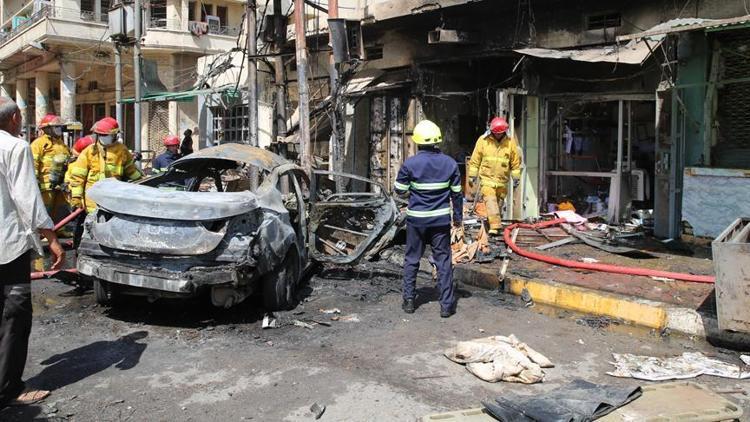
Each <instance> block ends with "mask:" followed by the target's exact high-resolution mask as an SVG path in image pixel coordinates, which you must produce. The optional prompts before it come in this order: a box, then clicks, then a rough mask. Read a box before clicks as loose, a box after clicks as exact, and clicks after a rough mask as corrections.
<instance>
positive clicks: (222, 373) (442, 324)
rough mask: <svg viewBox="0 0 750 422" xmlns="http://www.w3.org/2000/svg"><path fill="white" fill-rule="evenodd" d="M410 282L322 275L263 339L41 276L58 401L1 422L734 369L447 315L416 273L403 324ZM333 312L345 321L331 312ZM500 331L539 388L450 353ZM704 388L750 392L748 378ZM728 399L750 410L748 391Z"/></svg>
mask: <svg viewBox="0 0 750 422" xmlns="http://www.w3.org/2000/svg"><path fill="white" fill-rule="evenodd" d="M399 289H400V270H399V269H398V268H394V267H389V266H387V265H381V264H378V265H367V266H365V267H360V268H359V269H358V270H346V269H327V270H325V271H323V272H322V273H321V274H319V275H318V276H315V277H314V278H313V279H312V280H311V281H310V283H309V287H308V288H307V289H306V296H307V297H306V299H305V301H304V302H303V303H301V305H300V306H299V307H298V308H297V309H296V310H295V311H292V312H286V313H283V314H278V315H277V317H278V319H277V322H278V323H279V325H280V326H279V327H278V328H275V329H267V330H264V329H262V328H261V320H262V318H263V314H262V312H261V311H260V310H258V309H257V307H255V306H254V304H253V303H252V302H249V303H247V304H245V305H243V306H240V307H237V308H233V309H231V310H220V309H215V308H212V307H211V306H210V305H209V304H208V300H207V299H206V300H195V301H190V302H175V301H168V302H164V301H157V302H155V303H148V302H146V300H145V299H140V298H135V299H132V300H127V301H125V302H123V303H121V304H119V305H118V306H117V307H116V308H112V309H108V308H102V307H99V306H97V305H96V304H95V301H94V298H93V295H92V294H91V293H90V292H88V293H86V294H83V295H81V296H74V295H73V296H71V295H70V294H69V293H70V291H71V288H70V287H68V286H66V285H63V284H61V283H58V282H53V281H46V280H45V281H39V282H35V284H34V305H35V316H34V328H33V332H32V336H31V344H30V356H29V361H28V364H27V367H26V373H25V376H26V378H27V379H28V383H29V384H30V385H33V386H36V387H42V388H48V389H51V390H52V394H51V396H50V397H49V398H48V399H47V400H45V401H44V402H42V403H40V404H37V405H34V406H29V407H22V408H21V407H19V408H6V409H5V410H3V411H0V420H3V421H21V420H24V421H25V420H73V421H76V420H77V421H89V420H97V421H126V420H127V421H173V420H185V421H208V420H211V421H217V420H221V421H225V420H226V421H231V420H259V421H296V420H302V421H309V420H314V418H313V416H312V413H311V412H310V410H309V409H310V406H311V405H313V404H314V403H318V404H320V405H325V407H326V409H325V412H324V414H323V415H322V417H321V418H320V420H322V421H402V420H405V421H413V420H415V419H417V418H418V417H421V416H423V415H427V414H432V413H437V412H443V411H450V410H458V409H462V408H469V407H477V406H478V405H479V403H480V401H481V400H485V399H489V398H492V397H495V396H498V395H501V394H503V392H509V391H513V392H518V393H525V394H526V393H528V394H534V393H539V392H543V391H548V390H550V389H552V388H555V387H557V386H559V385H561V384H563V383H566V382H568V381H569V380H571V379H573V378H583V379H585V380H589V381H592V382H599V383H605V384H628V385H634V384H637V383H638V382H637V381H634V380H630V379H619V378H613V377H610V376H608V375H606V372H607V371H608V370H610V369H611V366H610V365H609V364H608V363H607V362H608V360H609V359H610V357H611V353H612V352H630V353H637V354H645V355H652V356H670V355H675V354H681V353H682V352H684V351H695V350H698V351H704V352H706V353H710V354H712V355H714V356H717V357H718V358H720V359H724V360H727V361H731V362H739V360H738V357H737V356H738V354H737V353H736V352H731V351H727V350H723V349H716V348H713V347H711V346H710V345H708V344H705V343H702V342H699V341H694V340H691V339H688V338H682V337H677V336H674V335H668V334H667V335H663V333H655V332H649V331H644V330H641V329H638V328H635V327H629V326H623V325H621V324H611V325H607V323H606V321H597V320H593V321H588V324H585V323H584V321H581V320H580V315H573V314H570V313H565V312H562V313H560V312H555V311H552V310H549V309H544V308H540V307H539V306H533V307H526V306H524V303H523V302H522V301H521V299H520V298H516V297H512V296H505V295H502V294H499V293H497V292H488V291H483V290H478V289H469V288H465V289H464V288H462V289H461V295H462V298H461V300H460V302H459V307H458V314H457V315H455V316H454V317H452V318H450V319H447V320H444V319H441V318H439V305H438V304H437V303H436V302H435V301H434V300H435V298H436V296H435V293H434V291H433V289H432V283H431V281H430V280H429V279H427V278H424V279H422V280H420V293H421V297H422V300H421V301H419V302H420V303H421V305H420V307H419V308H418V310H417V312H416V313H415V314H413V315H406V314H404V313H402V312H401V310H400V300H401V299H400V294H399ZM331 308H338V309H339V310H340V311H341V313H340V314H324V313H322V312H321V311H320V310H321V309H331ZM332 317H333V319H332ZM294 320H299V321H302V322H306V323H307V324H311V325H312V328H308V327H305V326H299V325H294ZM313 321H318V322H323V323H326V324H328V325H330V326H326V325H320V324H315V323H314V322H313ZM496 334H499V335H509V334H515V335H516V336H518V337H519V338H520V339H521V340H522V341H524V342H526V343H528V344H529V345H530V346H531V347H533V348H534V349H536V350H537V351H539V352H541V353H543V354H545V355H546V356H547V357H549V358H550V359H551V360H552V361H553V362H554V363H555V365H556V366H555V368H553V369H550V370H547V375H546V379H545V381H544V383H541V384H536V385H519V384H510V383H496V384H490V383H486V382H483V381H481V380H479V379H478V378H475V377H474V376H473V375H471V374H470V373H468V372H467V371H466V369H465V368H463V367H462V366H460V365H457V364H455V363H452V362H450V361H449V360H448V359H446V358H445V357H444V356H443V354H442V352H443V350H444V349H445V348H447V347H449V346H450V345H452V344H453V343H454V342H456V341H459V340H468V339H472V338H477V337H484V336H488V335H496ZM696 381H697V382H699V383H701V384H704V385H707V386H709V387H711V388H714V389H724V390H727V389H730V390H731V389H737V388H741V389H747V390H750V384H748V382H750V381H736V380H726V379H720V378H714V377H705V376H704V377H701V378H699V379H697V380H696ZM726 397H728V398H729V399H730V400H733V401H735V402H736V403H738V404H740V405H741V406H743V407H744V408H746V409H750V396H745V395H742V394H736V393H735V394H726ZM748 414H750V410H748Z"/></svg>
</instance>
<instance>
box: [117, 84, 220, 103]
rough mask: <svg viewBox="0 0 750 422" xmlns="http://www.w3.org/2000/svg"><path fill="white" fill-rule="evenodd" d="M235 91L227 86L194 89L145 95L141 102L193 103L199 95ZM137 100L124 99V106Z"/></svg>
mask: <svg viewBox="0 0 750 422" xmlns="http://www.w3.org/2000/svg"><path fill="white" fill-rule="evenodd" d="M233 90H234V85H233V86H231V87H230V86H225V87H220V88H210V89H193V90H188V91H176V92H154V93H150V94H148V95H144V96H143V97H142V98H141V102H152V101H184V102H188V101H193V100H194V99H195V97H197V96H199V95H209V94H217V93H223V92H230V91H233ZM133 103H135V98H124V99H123V100H122V104H133Z"/></svg>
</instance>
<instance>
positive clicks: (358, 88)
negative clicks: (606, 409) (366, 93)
mask: <svg viewBox="0 0 750 422" xmlns="http://www.w3.org/2000/svg"><path fill="white" fill-rule="evenodd" d="M384 73H385V71H382V70H380V69H365V70H363V71H361V72H358V73H357V74H355V75H354V77H352V79H351V80H349V83H347V84H346V87H344V95H352V94H355V93H358V92H362V91H363V90H364V89H365V88H367V87H368V86H370V84H371V83H373V82H374V81H375V79H378V78H379V77H381V76H383V74H384Z"/></svg>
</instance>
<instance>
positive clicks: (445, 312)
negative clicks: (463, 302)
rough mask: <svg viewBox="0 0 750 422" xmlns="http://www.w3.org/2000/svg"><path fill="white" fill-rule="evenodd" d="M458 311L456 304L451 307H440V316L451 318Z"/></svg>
mask: <svg viewBox="0 0 750 422" xmlns="http://www.w3.org/2000/svg"><path fill="white" fill-rule="evenodd" d="M455 313H456V305H453V306H451V307H450V308H440V318H450V316H451V315H453V314H455Z"/></svg>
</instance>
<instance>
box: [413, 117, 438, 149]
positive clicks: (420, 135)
mask: <svg viewBox="0 0 750 422" xmlns="http://www.w3.org/2000/svg"><path fill="white" fill-rule="evenodd" d="M411 139H412V140H413V141H414V143H415V144H417V145H434V144H439V143H441V142H443V134H442V132H441V131H440V128H439V127H438V125H436V124H435V123H432V122H431V121H429V120H422V121H421V122H419V123H417V125H416V126H414V133H413V134H412V135H411Z"/></svg>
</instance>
